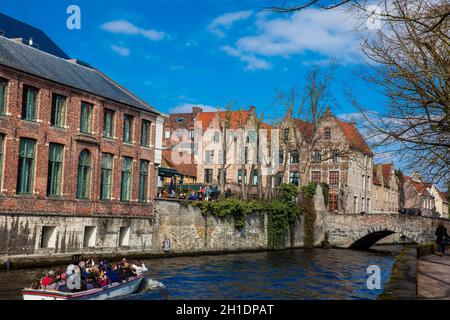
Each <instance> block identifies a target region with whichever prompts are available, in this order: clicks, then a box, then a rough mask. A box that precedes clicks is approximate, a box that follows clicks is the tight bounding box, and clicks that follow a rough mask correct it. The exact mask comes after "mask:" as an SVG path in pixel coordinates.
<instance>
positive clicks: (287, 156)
mask: <svg viewBox="0 0 450 320" xmlns="http://www.w3.org/2000/svg"><path fill="white" fill-rule="evenodd" d="M292 133H295V134H296V135H297V136H294V134H292ZM305 141H310V142H312V143H306V142H305ZM300 144H301V149H300V150H301V152H300V154H299V148H298V145H300ZM279 158H280V164H281V166H280V172H279V175H278V177H277V179H276V181H277V183H278V184H279V183H281V182H284V183H286V182H288V183H293V184H295V185H306V184H308V183H309V182H311V181H313V182H316V183H325V184H327V185H328V186H329V199H328V200H329V201H328V210H329V211H330V212H332V213H346V214H357V213H361V212H367V213H370V212H372V206H373V205H372V202H371V192H372V190H371V189H372V188H371V186H372V174H373V153H372V151H371V150H370V148H369V146H368V145H367V144H366V142H365V140H364V138H363V136H362V135H361V133H360V132H359V130H358V129H357V127H356V125H355V124H353V123H349V122H347V121H344V120H342V119H339V118H337V117H336V116H334V115H333V114H332V113H331V110H330V109H327V110H326V112H325V113H324V114H323V116H322V117H321V118H320V119H319V120H318V121H317V124H316V128H313V125H312V124H311V123H310V122H306V121H303V120H300V119H295V118H292V115H290V114H289V113H287V114H286V115H285V117H284V119H283V121H282V122H281V124H280V157H279Z"/></svg>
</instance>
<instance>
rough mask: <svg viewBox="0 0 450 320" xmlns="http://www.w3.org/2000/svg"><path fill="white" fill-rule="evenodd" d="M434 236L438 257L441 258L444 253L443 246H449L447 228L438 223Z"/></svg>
mask: <svg viewBox="0 0 450 320" xmlns="http://www.w3.org/2000/svg"><path fill="white" fill-rule="evenodd" d="M435 234H436V243H437V245H438V252H439V255H441V256H443V255H444V253H445V246H446V245H448V244H449V241H450V237H449V236H448V233H447V228H446V227H444V224H443V223H442V222H439V225H438V227H437V228H436V232H435Z"/></svg>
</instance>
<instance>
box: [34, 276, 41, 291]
mask: <svg viewBox="0 0 450 320" xmlns="http://www.w3.org/2000/svg"><path fill="white" fill-rule="evenodd" d="M42 278H43V277H42V275H37V276H36V278H35V279H34V281H33V284H32V285H31V288H32V289H35V290H39V289H41V283H42Z"/></svg>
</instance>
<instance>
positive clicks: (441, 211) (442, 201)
mask: <svg viewBox="0 0 450 320" xmlns="http://www.w3.org/2000/svg"><path fill="white" fill-rule="evenodd" d="M429 191H430V193H431V194H432V195H433V197H434V205H435V206H436V214H437V215H439V216H440V217H441V218H442V219H448V218H449V211H448V200H447V197H446V196H445V193H444V192H442V191H441V190H439V188H438V187H437V186H435V185H432V186H431V188H430V190H429Z"/></svg>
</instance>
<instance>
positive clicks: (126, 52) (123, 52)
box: [110, 44, 131, 57]
mask: <svg viewBox="0 0 450 320" xmlns="http://www.w3.org/2000/svg"><path fill="white" fill-rule="evenodd" d="M110 48H111V50H112V51H114V52H115V53H117V54H118V55H120V56H122V57H128V56H129V55H130V52H131V51H130V49H128V48H126V47H122V46H116V45H114V44H113V45H111V47H110Z"/></svg>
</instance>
